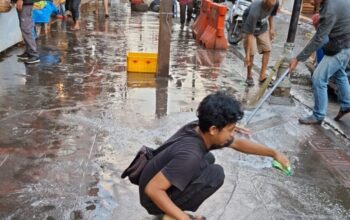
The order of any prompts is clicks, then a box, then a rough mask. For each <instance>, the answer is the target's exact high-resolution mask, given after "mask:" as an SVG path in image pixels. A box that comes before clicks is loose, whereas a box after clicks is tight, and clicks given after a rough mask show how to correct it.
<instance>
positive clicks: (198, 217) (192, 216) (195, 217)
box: [187, 214, 207, 220]
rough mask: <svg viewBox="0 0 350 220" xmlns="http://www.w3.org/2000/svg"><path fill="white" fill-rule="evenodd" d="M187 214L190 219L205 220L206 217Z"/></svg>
mask: <svg viewBox="0 0 350 220" xmlns="http://www.w3.org/2000/svg"><path fill="white" fill-rule="evenodd" d="M187 215H188V216H190V219H191V220H206V219H207V218H206V217H204V216H194V215H190V214H187Z"/></svg>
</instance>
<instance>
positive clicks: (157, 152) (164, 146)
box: [153, 136, 184, 156]
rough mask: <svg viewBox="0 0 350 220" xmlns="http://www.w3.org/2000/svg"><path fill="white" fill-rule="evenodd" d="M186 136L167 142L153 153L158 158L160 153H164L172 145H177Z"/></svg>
mask: <svg viewBox="0 0 350 220" xmlns="http://www.w3.org/2000/svg"><path fill="white" fill-rule="evenodd" d="M183 137H184V136H179V137H177V138H175V139H174V140H172V141H167V142H165V143H164V144H162V145H160V147H158V148H157V149H155V150H154V151H153V156H156V155H157V154H159V153H160V152H162V151H163V150H165V149H166V148H168V147H169V146H170V145H172V144H174V143H176V142H177V141H178V140H180V139H181V138H183Z"/></svg>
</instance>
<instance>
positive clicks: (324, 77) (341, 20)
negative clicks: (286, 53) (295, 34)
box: [289, 0, 350, 125]
mask: <svg viewBox="0 0 350 220" xmlns="http://www.w3.org/2000/svg"><path fill="white" fill-rule="evenodd" d="M311 3H312V4H314V5H318V4H321V7H320V19H319V26H318V28H317V31H316V33H315V35H314V36H313V38H312V39H311V40H310V42H309V43H308V44H307V46H306V47H305V48H304V49H303V50H302V51H301V52H300V53H299V55H298V56H297V57H295V58H293V59H292V60H291V61H290V66H289V68H290V71H291V72H293V71H294V70H295V68H296V66H297V65H298V62H299V61H303V62H304V61H305V60H306V59H307V58H308V57H309V56H310V55H311V54H312V53H313V52H314V51H316V50H317V49H318V48H319V47H321V46H322V45H323V44H324V42H325V40H326V38H329V42H328V44H329V45H332V46H330V47H329V48H330V49H332V50H335V49H337V48H336V47H340V48H338V49H337V50H336V51H335V52H332V54H327V51H326V50H325V49H326V47H327V45H328V44H326V45H325V46H324V47H323V50H324V53H325V56H324V57H323V58H322V60H321V62H320V63H319V64H318V65H317V67H316V69H315V71H314V73H313V75H312V89H313V95H314V100H315V104H314V108H313V113H312V115H309V116H307V117H304V118H300V119H299V123H301V124H308V125H309V124H321V123H322V121H323V120H324V118H325V117H326V112H327V102H328V96H327V85H328V80H329V79H330V78H331V77H333V78H334V79H335V83H336V84H337V86H338V99H339V101H340V110H339V113H338V115H337V116H336V117H335V118H334V120H336V121H338V120H340V119H341V118H342V117H343V116H344V115H345V114H347V113H349V112H350V85H349V80H348V77H347V73H346V72H345V69H346V66H347V65H348V63H349V59H350V13H349V9H350V1H349V0H331V1H330V0H312V1H311Z"/></svg>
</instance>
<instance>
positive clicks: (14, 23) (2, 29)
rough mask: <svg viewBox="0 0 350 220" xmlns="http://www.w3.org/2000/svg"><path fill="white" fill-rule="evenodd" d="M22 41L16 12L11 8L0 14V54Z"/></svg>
mask: <svg viewBox="0 0 350 220" xmlns="http://www.w3.org/2000/svg"><path fill="white" fill-rule="evenodd" d="M21 40H22V34H21V30H20V29H19V21H18V16H17V11H16V9H15V8H14V7H13V8H12V9H11V11H9V12H7V13H0V52H1V51H4V50H6V49H7V48H9V47H11V46H13V45H15V44H16V43H18V42H20V41H21Z"/></svg>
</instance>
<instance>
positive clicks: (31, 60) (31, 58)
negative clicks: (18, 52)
mask: <svg viewBox="0 0 350 220" xmlns="http://www.w3.org/2000/svg"><path fill="white" fill-rule="evenodd" d="M39 62H40V58H39V57H30V58H29V59H27V60H26V61H24V63H26V64H33V63H39Z"/></svg>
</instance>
